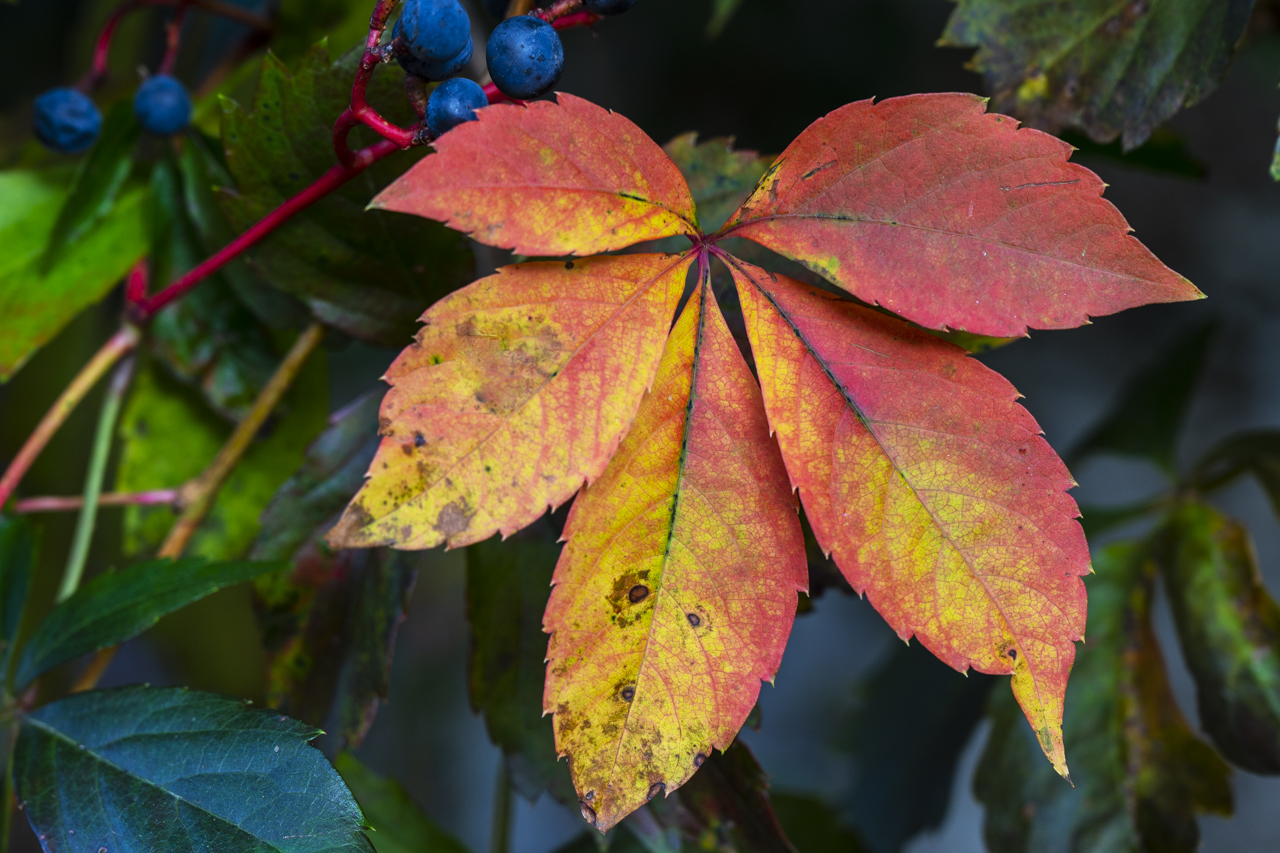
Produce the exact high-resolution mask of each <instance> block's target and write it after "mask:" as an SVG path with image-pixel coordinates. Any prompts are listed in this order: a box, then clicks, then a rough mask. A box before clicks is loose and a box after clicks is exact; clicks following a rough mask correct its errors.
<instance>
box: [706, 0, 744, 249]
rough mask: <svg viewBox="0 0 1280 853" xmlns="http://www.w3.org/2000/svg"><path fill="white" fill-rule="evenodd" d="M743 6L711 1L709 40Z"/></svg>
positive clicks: (739, 0)
mask: <svg viewBox="0 0 1280 853" xmlns="http://www.w3.org/2000/svg"><path fill="white" fill-rule="evenodd" d="M741 5H742V0H711V20H710V21H708V22H707V38H718V37H719V36H720V34H721V33H722V32H724V28H725V27H727V26H728V25H729V21H730V20H731V19H732V18H733V15H734V13H735V12H737V11H738V7H739V6H741ZM708 233H710V232H708Z"/></svg>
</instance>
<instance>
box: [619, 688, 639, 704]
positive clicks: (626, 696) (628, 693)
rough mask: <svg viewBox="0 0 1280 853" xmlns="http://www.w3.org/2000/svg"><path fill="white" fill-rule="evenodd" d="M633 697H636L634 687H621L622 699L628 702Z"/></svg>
mask: <svg viewBox="0 0 1280 853" xmlns="http://www.w3.org/2000/svg"><path fill="white" fill-rule="evenodd" d="M634 698H636V689H635V688H634V687H624V688H622V699H623V701H626V702H630V701H631V700H632V699H634Z"/></svg>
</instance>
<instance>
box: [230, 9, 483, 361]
mask: <svg viewBox="0 0 1280 853" xmlns="http://www.w3.org/2000/svg"><path fill="white" fill-rule="evenodd" d="M366 14H367V13H366ZM356 62H357V55H356V54H354V53H353V54H349V55H348V56H346V57H344V58H343V59H341V60H339V61H338V62H336V63H335V62H331V61H330V60H329V53H328V49H327V48H326V47H325V45H324V44H323V43H322V44H321V45H319V46H317V47H316V48H313V49H312V50H311V52H310V53H308V54H307V56H306V57H305V58H304V59H303V60H302V62H301V64H300V65H299V67H298V69H297V71H296V72H294V73H293V74H290V73H289V72H288V70H287V69H286V68H285V67H284V65H283V64H282V63H281V62H280V61H279V60H277V59H275V58H274V57H273V56H268V57H267V58H266V59H265V60H264V63H263V69H262V77H261V79H260V80H259V83H258V89H257V96H256V99H255V101H254V104H253V109H252V110H251V111H246V110H244V109H243V108H241V107H240V106H239V105H237V104H235V103H234V102H232V101H225V102H224V114H223V124H222V129H223V143H224V145H225V147H226V151H227V163H228V165H229V167H230V170H231V173H232V174H233V176H234V177H235V182H236V186H235V189H234V191H232V190H228V191H227V192H225V193H223V194H221V195H220V197H219V199H220V206H221V208H222V210H223V212H224V213H225V214H226V216H227V219H228V220H229V221H230V222H231V224H232V226H233V227H235V228H236V229H238V230H244V229H247V228H249V227H250V226H251V225H253V224H254V223H255V222H257V221H258V220H260V219H262V218H263V217H264V216H266V215H267V214H268V213H270V212H271V211H272V210H274V209H275V208H276V207H277V206H278V205H279V204H280V203H281V202H283V201H284V200H285V199H287V198H289V197H291V196H293V195H295V194H297V193H298V192H300V191H301V190H303V189H305V188H306V187H307V186H308V185H310V184H311V183H312V182H313V181H315V180H316V179H317V178H319V177H320V176H321V175H322V174H323V173H324V172H326V171H328V170H329V169H330V168H332V167H333V166H334V165H336V163H337V161H336V159H335V156H334V153H333V145H332V137H331V128H332V126H333V121H334V119H335V118H336V117H337V116H338V115H339V114H340V113H341V112H342V110H343V108H344V107H345V106H346V105H347V104H348V103H349V101H350V88H351V77H352V74H353V73H354V70H355V65H356ZM374 82H375V86H374V87H373V90H372V91H371V94H370V97H371V99H373V101H374V103H375V105H379V106H383V105H385V108H386V113H385V114H387V115H388V117H389V118H392V119H394V120H399V121H400V122H401V123H402V124H408V123H411V122H412V120H413V115H412V113H411V112H408V106H407V104H406V102H405V97H404V91H403V88H404V87H403V75H402V74H400V73H399V70H398V69H397V68H396V67H395V66H394V65H392V66H385V67H383V68H381V69H379V73H378V74H377V75H376V76H375V78H374ZM406 112H407V113H408V114H407V115H406ZM355 136H356V137H360V138H365V137H363V136H362V135H361V134H359V133H357V134H356V135H355ZM418 156H420V153H415V152H404V153H401V154H397V155H394V156H392V157H388V158H387V159H386V160H384V161H382V162H381V163H379V164H377V165H376V166H375V167H373V168H372V169H370V170H369V171H367V172H365V173H364V174H362V175H361V176H360V177H358V178H356V179H355V180H353V181H351V182H350V183H348V184H346V185H345V186H344V187H343V188H342V189H340V190H339V191H337V192H335V193H333V194H331V195H329V196H328V197H326V198H325V199H324V200H322V201H320V202H318V203H316V204H315V205H312V206H311V207H309V208H307V210H305V211H304V212H302V213H300V214H299V215H298V216H296V217H294V218H293V219H292V220H290V221H289V223H288V224H286V225H285V226H283V227H282V228H280V229H279V230H278V231H276V232H275V233H273V234H272V235H271V236H270V237H268V238H267V239H266V240H264V241H263V242H262V243H260V244H258V245H257V246H255V247H254V248H253V249H251V250H250V251H249V252H248V254H247V258H248V260H249V263H250V265H251V266H252V267H253V269H254V270H255V271H256V272H257V273H258V274H259V275H261V276H262V278H263V279H265V280H266V281H268V282H269V283H270V284H272V285H273V286H275V287H277V288H280V289H281V290H283V291H285V292H286V293H290V294H293V295H294V296H297V297H298V298H300V299H302V300H303V301H305V302H306V303H307V304H308V305H310V307H311V310H312V311H313V312H314V313H315V315H316V317H318V318H319V319H320V320H322V321H323V322H324V323H326V324H327V325H330V326H334V327H336V328H338V329H341V330H342V331H344V332H346V333H348V334H351V335H354V336H355V337H359V338H363V339H365V340H370V341H374V342H378V343H387V344H395V345H402V344H403V343H404V342H405V341H407V340H409V338H411V337H412V335H413V333H414V331H415V330H416V321H417V318H418V317H419V316H420V315H421V314H422V312H423V311H424V310H425V309H426V308H427V306H429V305H431V304H432V303H433V302H435V301H436V300H437V299H439V298H440V297H441V296H443V295H445V294H446V293H448V292H450V291H451V290H453V289H455V288H456V287H458V286H460V285H462V284H465V283H467V282H468V281H469V280H470V279H471V278H472V277H473V274H474V272H475V265H474V260H473V258H472V255H471V251H470V249H469V248H468V245H467V241H466V238H464V237H462V236H460V235H458V234H456V233H454V232H452V231H449V230H448V229H446V228H445V227H444V226H443V225H440V224H438V223H435V222H429V221H427V220H425V219H422V218H420V217H416V216H400V215H397V214H393V213H386V212H382V211H367V210H365V207H366V206H367V204H368V203H369V200H370V199H371V198H373V196H374V194H375V193H376V192H377V191H378V190H380V189H381V188H382V187H384V186H386V184H387V183H389V182H390V181H391V180H392V179H393V178H395V177H397V176H399V175H401V174H403V172H404V171H405V170H406V169H407V168H408V167H409V166H410V165H411V164H412V163H413V161H414V160H415V158H416V157H418Z"/></svg>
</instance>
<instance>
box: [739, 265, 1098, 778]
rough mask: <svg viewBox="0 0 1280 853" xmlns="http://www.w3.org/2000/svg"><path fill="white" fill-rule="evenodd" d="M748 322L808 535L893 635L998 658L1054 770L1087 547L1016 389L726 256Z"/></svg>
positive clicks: (966, 361)
mask: <svg viewBox="0 0 1280 853" xmlns="http://www.w3.org/2000/svg"><path fill="white" fill-rule="evenodd" d="M732 269H733V274H734V278H735V280H736V282H737V285H738V294H739V296H740V298H741V301H742V310H743V316H744V319H745V320H746V326H747V334H748V336H749V337H750V339H751V348H752V351H753V352H754V353H755V358H756V365H757V368H758V370H759V374H760V384H761V386H762V387H763V389H764V400H765V405H766V407H767V409H768V412H769V424H770V426H771V427H772V428H773V430H774V431H775V432H776V433H777V436H778V443H779V444H780V446H781V448H782V455H783V458H784V459H785V460H786V465H787V471H788V473H789V474H790V477H791V483H792V485H793V486H795V487H797V488H798V489H799V491H800V498H801V500H802V501H803V502H804V507H805V515H806V516H807V518H808V519H809V522H810V523H811V524H812V525H813V530H814V533H815V534H816V536H817V538H818V543H819V545H821V547H822V550H823V551H824V552H826V553H829V554H832V555H833V556H834V558H835V561H836V563H837V565H839V566H840V568H841V570H842V571H843V572H844V574H845V577H847V578H848V580H849V583H850V584H851V585H852V586H853V588H854V589H855V590H857V591H858V592H859V593H863V592H865V593H866V595H867V596H868V598H869V599H870V600H871V603H872V604H873V605H874V606H875V608H876V609H877V610H878V611H879V612H880V614H881V615H882V616H883V617H884V618H885V619H886V620H887V621H888V622H889V624H890V625H891V626H892V627H893V629H894V630H895V631H897V633H898V635H899V636H900V637H902V638H903V639H906V638H908V637H910V636H912V635H913V634H914V635H915V636H917V637H919V638H920V641H921V642H922V643H923V644H924V646H925V647H926V648H928V649H929V650H930V651H931V652H933V653H934V654H935V655H937V656H938V657H939V658H940V659H941V660H942V661H943V662H944V663H946V664H948V665H949V666H952V667H954V668H955V669H957V670H960V671H962V672H963V671H964V670H966V669H968V668H970V667H972V668H974V669H977V670H978V671H979V672H986V673H992V674H999V673H1012V674H1013V691H1014V693H1015V695H1016V696H1017V697H1018V701H1019V702H1020V703H1021V705H1022V707H1023V710H1024V711H1025V712H1026V715H1027V719H1028V720H1029V721H1030V722H1031V726H1032V729H1033V730H1034V731H1035V732H1036V735H1037V737H1038V738H1039V740H1040V744H1041V746H1042V747H1043V749H1044V752H1045V754H1046V755H1047V756H1048V757H1049V759H1050V761H1052V763H1053V766H1054V767H1055V769H1057V770H1058V772H1059V773H1062V774H1063V775H1066V772H1067V768H1066V758H1065V755H1064V752H1063V745H1062V730H1061V725H1062V697H1063V693H1064V692H1065V690H1066V686H1067V675H1068V674H1069V673H1070V671H1071V662H1072V660H1073V658H1074V657H1075V645H1074V643H1075V641H1076V640H1079V639H1080V638H1081V636H1082V634H1083V631H1084V622H1085V589H1084V584H1083V583H1081V581H1080V578H1079V576H1080V575H1084V574H1087V573H1088V572H1089V551H1088V547H1087V546H1086V544H1085V539H1084V534H1083V532H1082V531H1081V529H1080V524H1079V522H1077V521H1076V518H1077V515H1078V513H1077V511H1076V505H1075V501H1073V500H1072V499H1071V498H1070V497H1069V496H1068V495H1067V494H1066V490H1067V489H1068V488H1070V487H1071V486H1073V485H1074V482H1073V481H1072V479H1071V476H1070V474H1068V473H1067V469H1066V467H1065V466H1064V465H1063V464H1062V462H1061V461H1060V460H1059V459H1058V457H1057V456H1056V455H1055V454H1054V453H1053V450H1052V449H1051V448H1050V447H1049V444H1048V443H1047V442H1046V441H1045V440H1044V438H1043V437H1042V436H1041V435H1040V429H1039V427H1038V426H1037V424H1036V422H1035V420H1034V419H1033V418H1032V417H1031V415H1030V414H1029V413H1027V411H1026V410H1025V409H1023V408H1022V407H1021V406H1019V405H1018V404H1017V403H1016V398H1017V396H1018V395H1017V392H1016V391H1015V390H1014V388H1013V387H1012V386H1011V385H1010V384H1009V383H1008V382H1007V381H1005V380H1004V379H1003V378H1001V377H1000V376H999V375H998V374H996V373H994V372H993V371H991V370H990V369H989V368H987V367H985V366H983V365H982V364H980V363H979V362H977V361H975V360H973V359H971V358H969V357H968V356H967V355H966V354H965V352H964V351H963V350H961V349H959V348H958V347H955V346H953V345H951V344H948V343H946V342H944V341H940V340H938V339H936V338H934V337H932V336H930V335H928V334H926V333H924V332H921V331H918V330H915V329H912V328H911V327H910V326H909V325H908V324H906V323H904V322H902V321H900V320H897V319H895V318H892V317H887V316H885V315H883V314H881V313H879V312H876V311H873V310H871V309H868V308H863V307H861V306H858V305H855V304H853V303H850V302H844V301H841V300H838V299H836V298H834V297H832V296H831V295H830V294H825V293H822V292H817V291H813V290H812V289H810V288H806V287H805V286H803V285H801V284H800V283H798V282H795V281H792V280H790V279H787V278H784V277H782V276H774V275H771V274H770V273H767V272H765V271H764V270H761V269H759V268H756V267H752V266H750V265H748V264H745V263H743V262H741V261H734V262H733V264H732Z"/></svg>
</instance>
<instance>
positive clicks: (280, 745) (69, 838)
mask: <svg viewBox="0 0 1280 853" xmlns="http://www.w3.org/2000/svg"><path fill="white" fill-rule="evenodd" d="M317 734H319V732H317V731H316V730H315V729H313V728H311V727H310V726H306V725H303V724H302V723H299V722H297V721H295V720H290V719H289V718H288V717H282V716H280V715H279V714H277V713H276V712H274V711H267V710H259V709H255V708H250V707H249V706H248V705H247V704H246V703H245V702H243V701H242V700H239V699H232V698H230V697H226V696H217V695H214V694H212V693H197V692H195V691H191V690H182V689H176V688H153V687H125V688H121V689H118V690H98V691H93V692H89V693H77V694H74V695H71V696H68V697H67V698H65V699H61V700H59V701H57V702H54V703H53V704H51V705H46V706H44V707H43V708H41V709H39V710H38V711H35V712H34V713H32V714H30V715H29V716H27V717H26V718H25V719H24V720H23V724H22V730H21V733H20V734H19V736H18V745H17V750H16V753H15V758H14V776H15V778H16V781H17V786H18V801H19V803H20V804H21V808H22V809H23V811H24V813H25V814H26V816H27V820H29V821H30V822H31V826H32V828H33V829H34V830H35V832H36V835H38V836H39V837H40V839H41V842H42V846H43V847H44V849H45V850H48V851H53V850H57V851H60V853H101V851H103V850H108V851H112V853H114V851H117V850H128V851H135V852H136V853H169V851H173V850H192V851H215V850H216V851H246V853H249V851H252V853H321V851H324V853H369V851H371V850H372V848H371V847H370V845H369V842H368V840H367V839H366V838H365V836H364V833H363V832H362V831H361V830H362V828H363V823H364V822H363V820H362V818H361V815H360V808H359V806H357V805H356V803H355V800H353V799H352V798H351V793H350V792H349V791H348V790H347V788H346V786H345V785H344V784H343V783H342V779H341V778H340V777H339V776H338V774H337V773H336V772H335V771H334V769H333V768H332V767H330V766H329V763H328V762H327V761H325V758H324V755H323V754H322V753H321V752H320V751H319V750H318V749H316V748H314V747H312V746H310V745H309V744H308V743H307V742H308V741H309V740H311V739H312V738H314V737H315V736H316V735H317Z"/></svg>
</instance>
